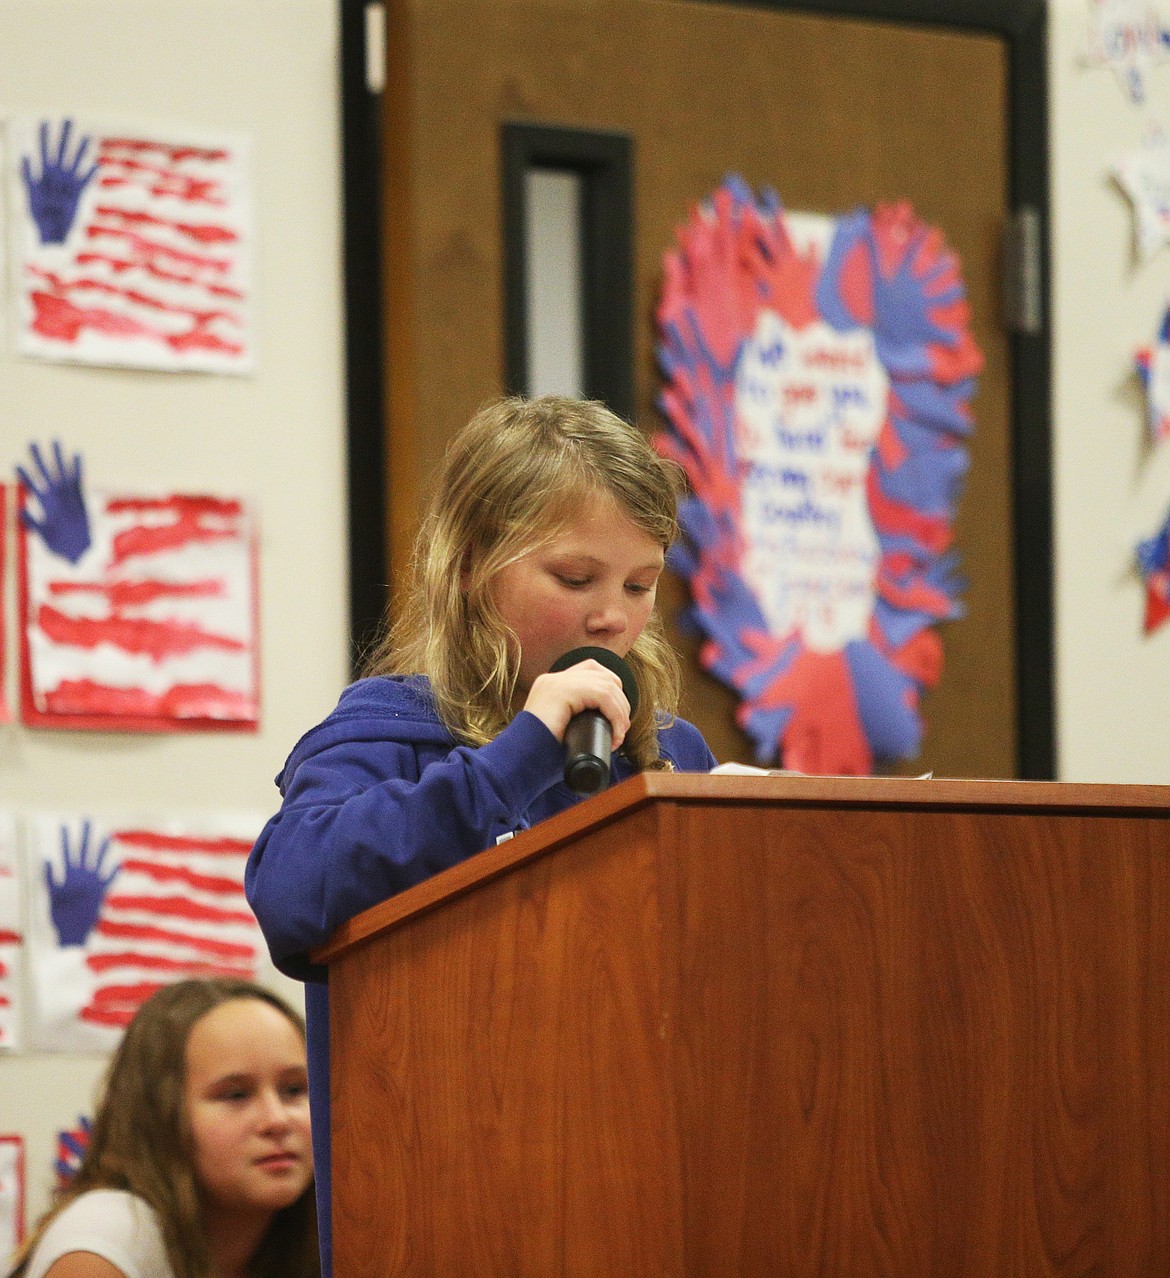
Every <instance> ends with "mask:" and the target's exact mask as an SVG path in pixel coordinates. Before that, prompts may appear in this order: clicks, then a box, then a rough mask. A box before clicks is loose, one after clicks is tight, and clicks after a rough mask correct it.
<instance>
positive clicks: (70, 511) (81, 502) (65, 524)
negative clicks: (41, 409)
mask: <svg viewBox="0 0 1170 1278" xmlns="http://www.w3.org/2000/svg"><path fill="white" fill-rule="evenodd" d="M29 452H30V453H31V454H32V459H33V462H34V463H35V464H36V468H37V471H38V472H39V476H40V483H39V484H38V483H37V482H36V480H34V479H33V478H32V477H31V476H30V475H29V473H28V471H26V470H25V468H24V467H23V466H17V468H16V473H17V474H18V475H19V476H20V482H21V483H22V484H23V485H24V486H25V487H26V488H27V489H28V490H29V492H30V493H32V495H33V496H34V497H35V498H36V499H37V501H38V502H39V503H40V507H41V518H40V519H37V518H36V517H35V516H34V515H33V513H32V511H31V510H28V509H27V508H25V509H23V510H22V511H21V512H20V520H21V523H23V524H24V526H25V527H26V528H27V529H28V530H29V531H30V532H35V533H37V534H38V535H39V537H40V538H41V540H42V541H43V542H44V543H45V545H46V546H47V547H48V548H49V549H50V550H51V551H52V552H53V554H55V555H60V556H61V557H62V558H63V559H68V560H69V562H70V563H71V564H75V563H76V562H77V561H78V560H79V559H80V558H81V556H82V555H84V554H85V552H86V551H87V550H88V549H89V546H90V540H91V538H90V535H89V515H88V514H87V512H86V508H85V494H84V493H83V492H82V490H81V454H80V453H74V454H73V460H72V462H70V463H69V464H68V465H67V464H66V462H65V458H64V457H63V456H62V454H61V444H60V441H59V440H54V441H53V459H54V461H55V462H56V465H57V471H56V474H54V473H53V471H52V470H50V468H49V467H48V466H46V465H45V461H44V458H43V457H42V456H41V450H40V449H39V448H38V447H37V446H36V444H30V445H29Z"/></svg>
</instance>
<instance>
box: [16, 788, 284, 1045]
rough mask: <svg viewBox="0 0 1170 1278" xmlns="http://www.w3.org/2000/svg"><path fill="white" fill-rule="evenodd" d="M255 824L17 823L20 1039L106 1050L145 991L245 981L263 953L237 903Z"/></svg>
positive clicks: (224, 820) (258, 822) (247, 819)
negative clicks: (24, 1035)
mask: <svg viewBox="0 0 1170 1278" xmlns="http://www.w3.org/2000/svg"><path fill="white" fill-rule="evenodd" d="M263 824H264V818H263V817H261V816H255V817H253V816H247V815H238V816H233V815H228V814H224V815H221V816H218V817H202V818H199V819H195V818H189V819H172V820H158V819H156V818H150V817H146V818H134V817H126V818H123V819H113V818H100V817H96V816H85V815H66V814H61V813H52V814H48V813H39V814H35V815H33V816H30V817H28V818H27V819H26V830H27V838H26V844H27V883H28V930H27V938H28V966H29V972H30V976H31V987H32V989H31V1006H30V1010H29V1020H30V1026H29V1034H28V1038H29V1042H30V1045H31V1046H32V1047H33V1048H39V1049H42V1050H45V1051H108V1050H109V1049H110V1048H112V1047H113V1046H114V1045H115V1044H116V1043H117V1041H118V1039H119V1037H120V1036H121V1032H122V1030H123V1029H124V1028H125V1027H126V1025H128V1024H129V1022H130V1020H131V1018H132V1017H133V1015H134V1013H135V1012H136V1011H137V1010H138V1008H139V1006H140V1005H141V1004H142V1003H143V1002H144V1001H145V1000H146V999H147V998H149V997H150V995H151V994H153V993H154V992H155V990H157V989H159V988H161V986H163V985H165V984H168V983H170V982H172V981H178V980H182V979H183V978H185V977H190V976H236V977H242V978H244V979H249V980H252V979H255V978H256V977H257V974H258V973H259V971H260V968H261V966H262V964H263V962H264V958H265V954H266V950H265V947H264V941H263V938H262V936H261V934H260V930H259V927H258V925H257V923H256V920H255V917H254V916H253V914H252V911H251V909H249V907H248V904H247V902H246V901H245V899H244V864H245V862H246V861H247V857H248V852H249V851H250V850H251V846H252V841H253V840H254V838H255V837H256V835H257V834H258V833H259V832H260V829H261V828H262V826H263Z"/></svg>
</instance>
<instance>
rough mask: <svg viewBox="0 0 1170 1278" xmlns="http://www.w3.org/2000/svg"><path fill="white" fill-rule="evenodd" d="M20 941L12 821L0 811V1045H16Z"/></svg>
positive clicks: (19, 1009)
mask: <svg viewBox="0 0 1170 1278" xmlns="http://www.w3.org/2000/svg"><path fill="white" fill-rule="evenodd" d="M23 940H24V937H23V935H22V931H21V925H20V878H19V871H18V861H17V855H16V822H15V819H14V818H13V816H12V814H11V813H8V812H0V1048H3V1049H5V1050H7V1051H11V1050H13V1049H14V1048H18V1047H20V1022H21V988H22V981H21V977H22V974H23V969H22V964H23V955H24V951H23Z"/></svg>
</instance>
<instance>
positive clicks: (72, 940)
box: [45, 821, 122, 946]
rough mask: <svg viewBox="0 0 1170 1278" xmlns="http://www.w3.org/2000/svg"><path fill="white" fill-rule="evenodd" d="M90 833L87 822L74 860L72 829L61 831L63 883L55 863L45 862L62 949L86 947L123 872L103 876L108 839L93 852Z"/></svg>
mask: <svg viewBox="0 0 1170 1278" xmlns="http://www.w3.org/2000/svg"><path fill="white" fill-rule="evenodd" d="M89 833H90V826H89V822H88V821H85V822H83V823H82V826H81V843H80V845H79V847H78V849H77V855H76V857H74V856H73V855H72V854H71V853H70V850H69V829H68V827H67V826H64V825H63V826H62V827H61V863H62V870H61V878H60V880H58V878H57V875H56V873H55V872H54V869H53V866H52V863H51V862H49V861H46V862H45V886H46V887H47V888H48V889H49V914H50V916H51V917H52V920H53V927H54V929H55V930H56V932H57V940H58V943H59V944H60V945H62V946H65V945H84V944H85V942H86V940H87V939H88V937H89V934H90V933H91V932H92V931H93V929H94V927H95V925H96V924H97V921H98V915H99V914H100V913H101V909H102V902H103V901H104V900H105V897H106V892H107V890H108V889H109V886H110V884H111V883H112V882H113V881H114V879H116V878H117V877H118V872H119V871H120V870H121V868H122V867H121V866H120V865H115V866H114V867H113V868H112V869H111V870H110V872H109V873H108V874H103V873H102V871H103V869H104V867H105V860H106V853H107V852H108V851H109V850H110V839H109V835H107V836H106V837H105V838H104V839H103V840H102V841H101V843H100V844H98V845H97V847H96V848H94V849H93V850H92V851H91V849H90V846H89ZM95 842H96V840H95Z"/></svg>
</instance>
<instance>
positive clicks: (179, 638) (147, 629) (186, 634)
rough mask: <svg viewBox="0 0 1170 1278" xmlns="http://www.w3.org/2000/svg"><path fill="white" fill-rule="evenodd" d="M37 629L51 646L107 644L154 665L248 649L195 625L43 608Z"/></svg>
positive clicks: (38, 617) (94, 646)
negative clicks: (202, 652) (211, 651)
mask: <svg viewBox="0 0 1170 1278" xmlns="http://www.w3.org/2000/svg"><path fill="white" fill-rule="evenodd" d="M37 625H38V626H39V627H40V629H41V631H42V632H43V633H44V635H45V637H46V638H47V639H48V640H50V642H52V643H56V644H63V645H66V646H67V647H71V648H96V647H97V646H98V644H102V643H108V644H110V645H112V646H113V647H115V648H120V649H121V650H122V651H123V652H129V653H133V654H134V655H135V656H147V657H149V658H150V659H151V660H152V661H165V660H166V659H167V658H168V657H175V656H186V655H187V654H188V653H190V652H195V651H197V650H198V649H200V648H217V649H219V650H221V651H225V652H246V651H247V649H248V645H247V644H246V643H245V642H244V641H243V640H241V639H234V638H232V637H231V636H230V635H217V634H212V633H211V632H210V631H207V630H204V629H203V628H202V627H201V626H199V625H197V624H195V623H194V622H182V621H151V620H149V619H148V618H145V617H123V616H109V617H100V618H99V617H71V616H69V614H68V613H64V612H61V611H60V610H59V609H57V608H52V607H50V606H49V605H48V604H42V605H41V606H40V608H38V609H37Z"/></svg>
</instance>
